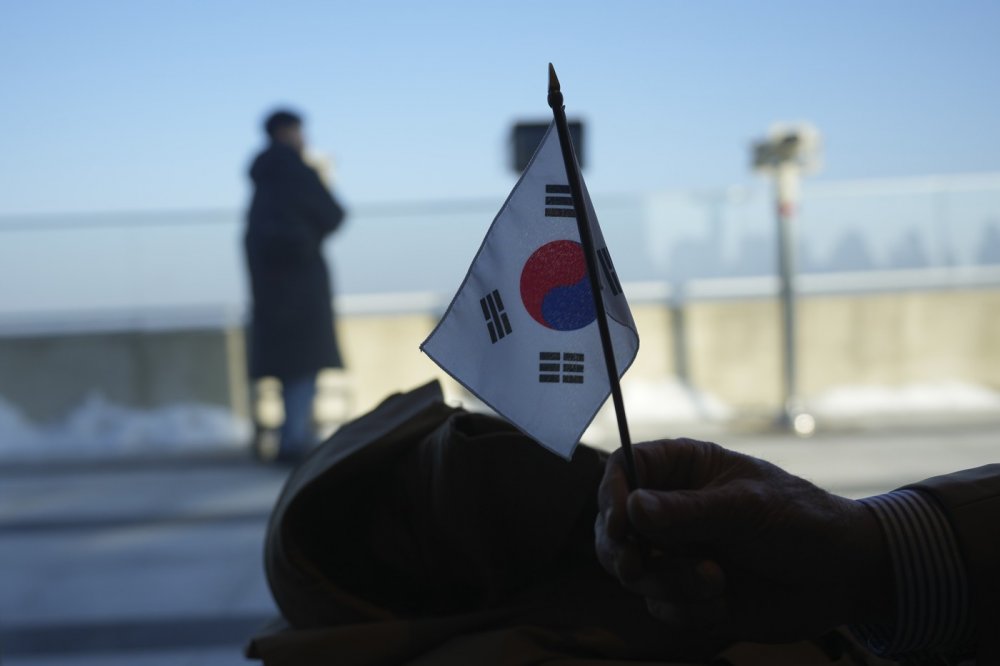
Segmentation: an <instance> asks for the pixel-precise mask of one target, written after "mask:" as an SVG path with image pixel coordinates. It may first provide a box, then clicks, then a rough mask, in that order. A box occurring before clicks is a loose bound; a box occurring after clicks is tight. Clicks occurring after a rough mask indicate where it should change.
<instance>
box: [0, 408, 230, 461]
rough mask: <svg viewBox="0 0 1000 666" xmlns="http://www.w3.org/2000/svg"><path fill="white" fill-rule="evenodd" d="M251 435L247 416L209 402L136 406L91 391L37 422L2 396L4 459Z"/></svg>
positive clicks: (221, 445)
mask: <svg viewBox="0 0 1000 666" xmlns="http://www.w3.org/2000/svg"><path fill="white" fill-rule="evenodd" d="M249 438H250V425H249V424H248V423H247V422H246V421H243V420H241V419H239V418H237V417H235V416H233V415H232V414H231V413H230V412H229V411H228V410H226V409H225V408H222V407H216V406H211V405H203V404H176V405H170V406H165V407H158V408H155V409H136V408H131V407H123V406H121V405H117V404H115V403H113V402H111V401H109V400H107V399H106V398H105V397H104V396H102V395H100V394H97V393H93V394H91V395H90V396H88V397H87V399H86V400H84V401H83V403H82V404H81V405H80V406H79V407H77V408H76V409H75V410H74V411H73V412H72V413H71V414H70V415H69V416H68V417H67V418H66V419H65V421H63V422H61V423H57V424H47V425H39V424H35V423H32V422H30V421H29V420H28V419H26V418H25V417H24V416H23V415H22V414H21V413H20V412H19V411H18V410H17V409H16V408H15V407H14V406H12V405H10V404H9V403H7V402H6V401H4V400H3V399H2V398H0V457H5V458H22V459H23V458H46V457H55V458H86V457H97V456H107V455H119V454H123V455H150V454H165V453H180V452H184V453H190V452H195V451H222V450H234V449H237V448H240V447H243V446H246V443H247V442H248V441H249Z"/></svg>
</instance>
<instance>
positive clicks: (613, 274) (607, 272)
mask: <svg viewBox="0 0 1000 666" xmlns="http://www.w3.org/2000/svg"><path fill="white" fill-rule="evenodd" d="M597 258H598V259H599V260H600V262H601V270H602V271H604V279H605V280H606V281H607V283H608V286H609V287H611V293H612V295H614V296H617V295H618V294H620V293H622V283H621V282H619V281H618V272H617V271H615V265H614V264H612V263H611V254H610V253H609V252H608V248H606V247H602V248H601V249H600V250H598V251H597Z"/></svg>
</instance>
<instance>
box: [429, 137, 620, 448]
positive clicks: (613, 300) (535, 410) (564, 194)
mask: <svg viewBox="0 0 1000 666" xmlns="http://www.w3.org/2000/svg"><path fill="white" fill-rule="evenodd" d="M584 196H585V198H586V205H587V208H588V213H589V217H590V223H591V234H592V236H593V239H594V247H595V250H596V252H597V255H598V267H599V270H598V272H599V273H600V283H601V289H602V293H603V296H604V304H605V310H606V311H607V314H608V325H609V327H610V330H611V339H612V342H613V346H614V351H615V362H616V364H617V368H618V371H619V376H621V375H622V374H624V373H625V370H627V369H628V367H629V366H630V365H631V364H632V361H633V360H634V359H635V355H636V353H637V352H638V349H639V335H638V333H637V332H636V328H635V322H634V321H633V320H632V313H631V312H630V311H629V307H628V302H627V301H626V300H625V295H624V293H622V288H621V283H620V281H619V279H618V275H617V273H616V272H615V268H614V264H613V263H612V261H611V255H610V254H609V253H608V248H607V245H606V244H605V242H604V236H603V235H602V234H601V229H600V227H599V226H598V224H597V216H596V215H595V213H594V208H593V205H592V204H591V202H590V195H589V194H588V193H587V192H586V186H584ZM420 348H421V349H422V350H423V351H424V352H425V353H426V354H427V355H428V356H430V357H431V359H433V360H434V362H435V363H437V364H438V365H439V366H441V367H442V368H443V369H444V370H445V371H446V372H447V373H448V374H450V375H451V376H452V377H454V378H455V379H456V380H458V381H459V382H460V383H461V384H462V385H464V386H465V387H466V388H467V389H469V390H470V391H472V393H474V394H475V395H477V396H478V397H479V398H480V399H481V400H483V401H484V402H485V403H486V404H488V405H490V407H492V408H493V409H494V410H496V411H497V413H499V414H500V415H502V416H504V417H505V418H507V419H508V420H509V421H511V422H512V423H513V424H514V425H516V426H517V427H518V428H520V429H521V430H523V431H524V432H525V433H526V434H527V435H529V436H530V437H532V438H534V439H535V440H537V441H538V442H539V443H540V444H542V445H543V446H544V447H546V448H547V449H549V450H551V451H553V452H554V453H557V454H559V455H561V456H563V457H564V458H567V459H569V458H570V457H571V456H572V454H573V449H574V448H576V444H577V442H578V441H579V439H580V436H581V435H582V434H583V432H584V430H586V428H587V426H588V425H589V424H590V422H591V421H592V420H593V418H594V415H595V414H596V413H597V410H598V409H600V407H601V405H602V404H603V403H604V401H605V400H607V398H608V395H609V394H610V392H611V388H610V385H609V383H608V372H607V367H606V366H605V361H604V354H603V351H602V346H601V338H600V333H599V332H598V325H597V321H596V312H595V309H594V302H593V295H592V293H591V290H590V282H589V280H588V277H587V266H586V262H585V259H584V255H583V248H582V246H581V245H580V234H579V231H578V230H577V223H576V214H575V210H574V207H573V199H572V195H571V194H570V188H569V180H568V178H567V176H566V167H565V165H564V162H563V157H562V152H561V151H560V147H559V135H558V133H557V132H556V129H555V125H554V124H553V125H550V126H549V129H548V131H547V132H546V134H545V137H544V138H543V139H542V142H541V144H540V145H539V147H538V150H537V151H536V152H535V155H534V156H533V157H532V159H531V162H529V163H528V167H527V168H526V169H525V170H524V173H523V174H522V175H521V179H520V180H519V181H518V183H517V185H515V186H514V189H513V191H512V192H511V193H510V196H509V197H508V198H507V201H506V202H505V203H504V205H503V207H502V208H501V209H500V212H499V213H497V216H496V218H495V219H494V220H493V224H492V225H491V226H490V229H489V231H488V232H487V233H486V238H485V240H483V244H482V246H481V247H480V248H479V252H478V253H477V254H476V257H475V259H473V261H472V266H470V268H469V272H468V274H467V275H466V276H465V281H464V282H463V283H462V286H461V287H459V290H458V293H457V294H456V295H455V298H454V299H453V300H452V302H451V305H450V306H449V307H448V310H447V312H446V313H445V315H444V317H443V318H442V319H441V322H440V323H439V324H438V326H437V328H435V329H434V332H433V333H431V335H430V336H429V337H428V338H427V340H425V341H424V343H423V344H422V345H421V346H420Z"/></svg>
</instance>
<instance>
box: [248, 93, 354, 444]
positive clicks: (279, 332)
mask: <svg viewBox="0 0 1000 666" xmlns="http://www.w3.org/2000/svg"><path fill="white" fill-rule="evenodd" d="M264 130H265V132H266V133H267V137H268V146H267V148H266V149H265V150H264V151H263V152H261V153H260V154H259V155H257V157H256V158H255V159H254V161H253V165H252V166H251V168H250V178H251V179H252V180H253V184H254V194H253V200H252V202H251V204H250V210H249V213H248V215H247V228H246V235H245V237H244V247H245V250H246V258H247V267H248V269H249V273H250V288H251V294H252V298H253V306H252V314H251V322H250V336H249V372H250V378H251V380H253V381H254V382H255V383H256V382H257V381H258V380H260V379H263V378H266V377H274V378H277V379H278V380H280V381H281V385H282V393H281V394H282V401H283V403H284V408H285V409H284V411H285V418H284V421H283V422H282V424H281V427H280V430H279V431H278V432H277V433H276V435H277V439H278V442H277V444H278V448H277V457H278V459H279V460H296V459H298V458H300V457H302V456H303V455H305V454H306V453H307V452H308V451H309V449H310V448H311V447H312V446H313V445H314V444H315V440H316V435H315V431H314V425H313V402H314V399H315V395H316V376H317V374H318V372H319V371H320V370H321V369H323V368H341V367H343V362H342V359H341V356H340V349H339V346H338V344H337V338H336V333H335V330H334V316H333V303H332V289H331V285H330V275H329V272H328V270H327V266H326V262H325V261H324V259H323V254H322V245H323V241H324V239H325V238H326V237H327V236H328V235H329V234H331V233H332V232H334V231H336V230H337V229H339V228H340V226H341V224H342V223H343V221H344V216H345V213H344V209H343V208H342V207H341V205H340V203H339V202H338V201H337V199H336V197H335V196H334V195H333V193H332V192H331V191H330V189H329V187H328V186H327V185H326V184H325V182H324V180H325V174H324V173H321V171H320V169H321V167H320V169H318V168H317V167H315V166H312V165H310V164H308V163H307V162H306V160H305V136H304V133H303V131H302V118H301V117H300V116H299V115H298V114H296V113H293V112H291V111H288V110H278V111H275V112H273V113H271V114H270V115H269V116H268V117H267V120H266V121H265V123H264ZM266 434H269V433H268V431H267V428H265V427H264V426H262V424H260V423H257V424H256V435H255V441H254V450H255V453H256V454H257V455H261V449H262V441H261V438H262V436H264V435H266ZM270 434H271V436H274V434H275V433H273V431H272V432H271V433H270Z"/></svg>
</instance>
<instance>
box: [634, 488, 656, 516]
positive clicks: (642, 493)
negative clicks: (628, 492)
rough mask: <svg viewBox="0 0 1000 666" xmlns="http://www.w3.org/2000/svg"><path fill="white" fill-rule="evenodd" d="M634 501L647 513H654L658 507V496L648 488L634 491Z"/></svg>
mask: <svg viewBox="0 0 1000 666" xmlns="http://www.w3.org/2000/svg"><path fill="white" fill-rule="evenodd" d="M635 501H636V502H638V503H639V508H641V509H642V512H643V513H645V514H647V515H649V514H653V513H656V512H657V511H658V510H659V508H660V498H659V497H657V496H656V495H654V494H653V493H651V492H649V491H648V490H637V491H635Z"/></svg>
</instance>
